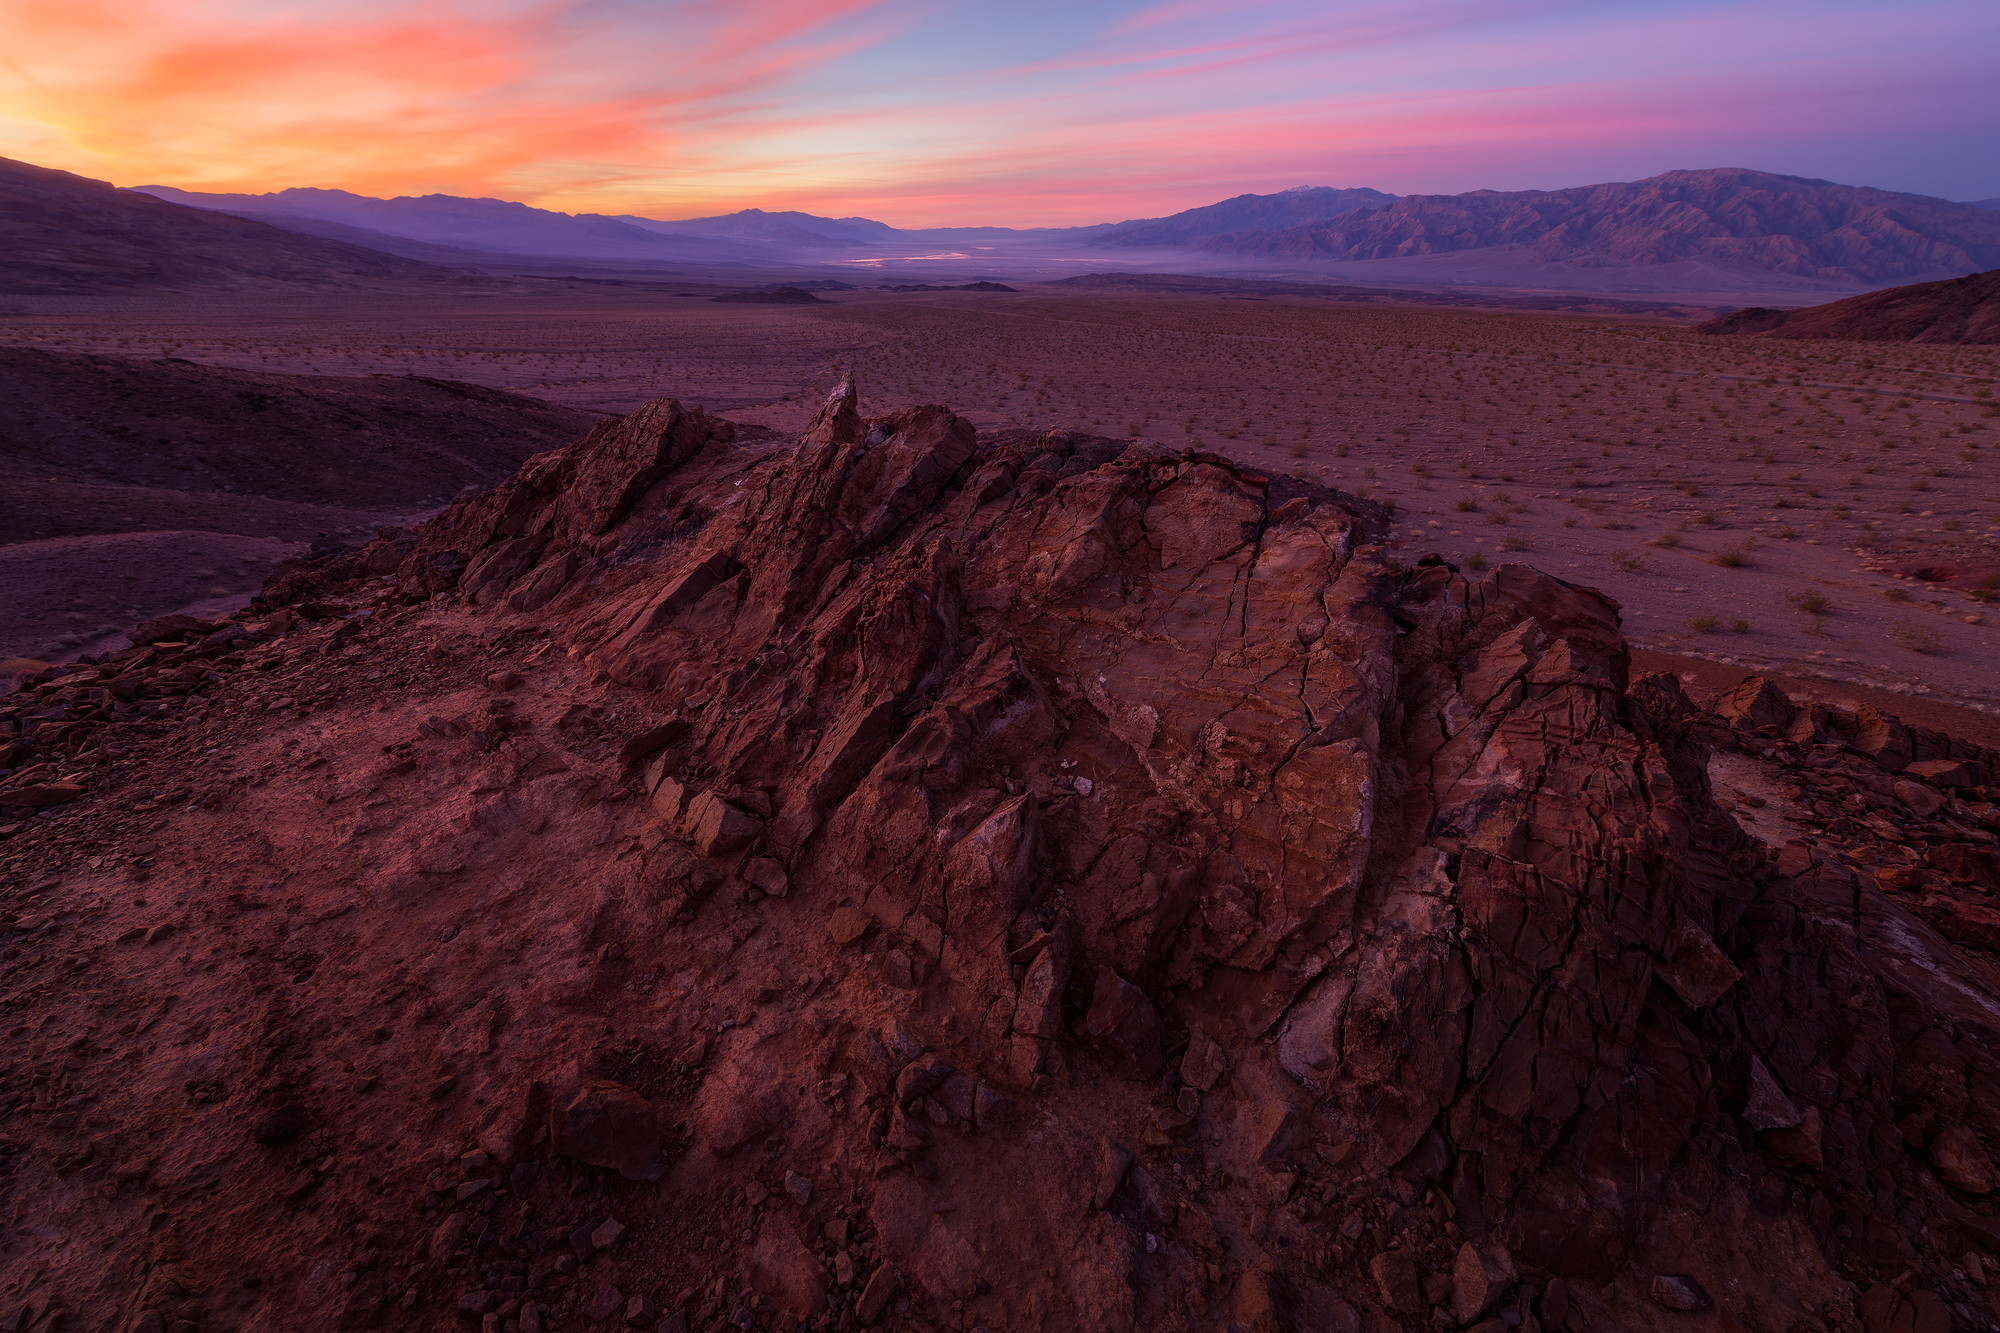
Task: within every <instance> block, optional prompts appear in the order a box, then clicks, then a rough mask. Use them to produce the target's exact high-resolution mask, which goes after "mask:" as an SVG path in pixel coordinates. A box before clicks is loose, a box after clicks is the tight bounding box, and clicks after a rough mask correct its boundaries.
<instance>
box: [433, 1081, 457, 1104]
mask: <svg viewBox="0 0 2000 1333" xmlns="http://www.w3.org/2000/svg"><path fill="white" fill-rule="evenodd" d="M457 1086H458V1076H457V1075H456V1074H447V1075H445V1076H444V1077H443V1078H441V1079H439V1080H438V1081H437V1082H435V1083H433V1084H431V1093H430V1096H431V1100H432V1101H434V1102H441V1101H443V1100H444V1099H445V1098H447V1097H449V1096H451V1093H452V1089H454V1088H456V1087H457Z"/></svg>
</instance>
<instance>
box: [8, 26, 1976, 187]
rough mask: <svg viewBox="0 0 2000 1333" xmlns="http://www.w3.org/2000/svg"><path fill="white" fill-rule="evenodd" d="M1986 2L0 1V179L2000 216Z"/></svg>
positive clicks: (237, 185)
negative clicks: (1748, 196) (1648, 201)
mask: <svg viewBox="0 0 2000 1333" xmlns="http://www.w3.org/2000/svg"><path fill="white" fill-rule="evenodd" d="M1996 70H2000V4H1995V3H1994V2H1993V0H1935V2H1932V3H1924V2H1922V0H1905V2H1904V3H1900V4H1884V3H1861V2H1859V0H1811V2H1810V3H1803V2H1799V3H1762V2H1752V3H1714V2H1711V3H1700V2H1698V0H1633V2H1630V3H1601V2H1599V3H1584V2H1582V0H1479V2H1474V0H1396V2H1392V0H1363V2H1360V3H1350V2H1343V0H1320V3H1299V2H1298V0H1271V2H1269V3H1264V2H1260V0H1167V2H1166V3H1142V2H1124V0H1004V3H993V2H992V0H985V2H984V3H945V2H944V0H728V2H727V3H723V2H720V0H717V2H714V3H673V2H671V0H480V2H478V3H474V2H473V0H0V156H5V157H14V158H20V159H23V160H26V161H30V162H35V163H39V164H41V165H44V166H53V167H61V168H63V169H65V170H69V171H75V172H79V173H81V174H84V175H89V176H93V177H97V178H99V179H105V180H111V181H113V182H115V183H117V184H119V185H154V184H158V185H173V186H178V187H180V188H182V189H189V190H208V191H229V192H238V191H242V192H252V193H256V192H262V191H266V190H277V189H283V188H286V187H288V186H296V185H311V186H322V187H328V188H339V189H348V190H353V191H356V192H358V193H362V194H371V195H396V194H425V193H432V192H441V193H448V194H462V195H475V196H489V197H495V198H503V199H518V200H522V201H524V202H527V203H531V204H535V205H537V206H539V207H543V208H555V209H561V210H563V211H567V212H603V213H636V214H640V215H643V216H648V217H660V218H677V217H694V216H702V215H706V214H712V213H718V212H726V211H730V210H733V209H737V208H745V207H762V208H772V209H783V208H798V209H803V210H806V211H809V212H813V213H821V214H834V215H847V214H859V215H863V216H868V217H874V218H879V219H882V220H884V221H887V222H890V223H893V224H896V225H899V226H940V225H970V224H980V223H988V224H998V225H1006V226H1024V227H1025V226H1065V225H1071V224H1076V223H1090V222H1105V221H1118V220H1122V219H1125V218H1134V217H1152V216H1159V215H1162V214H1166V213H1171V212H1175V211H1177V210H1179V209H1182V208H1187V207H1192V206H1195V205H1199V204H1205V203H1211V202H1214V201H1215V200H1217V199H1221V198H1226V197H1229V196H1232V195H1237V194H1242V193H1248V192H1254V193H1268V192H1270V191H1273V190H1280V189H1285V188H1287V187H1290V186H1294V185H1308V184H1309V185H1334V186H1372V187H1374V188H1376V189H1380V190H1388V191H1392V192H1395V193H1399V194H1400V193H1456V192H1458V191H1462V190H1471V189H1548V188H1559V187H1562V186H1569V185H1582V184H1591V183H1595V182H1600V181H1613V180H1634V179H1638V178H1640V177H1644V176H1649V175H1653V174H1656V173H1658V172H1660V171H1665V170H1670V169H1674V168H1683V167H1687V168H1693V167H1710V166H1737V167H1751V168H1756V169H1759V170H1765V171H1776V172H1782V173H1786V174H1791V175H1801V176H1814V177H1822V178H1826V179H1830V180H1836V181H1841V182H1844V183H1848V184H1857V185H1875V186H1880V187H1883V188H1887V189H1896V190H1909V191H1915V192H1918V193H1923V194H1934V195H1940V196H1943V197H1946V198H1952V199H1979V198H1989V197H1993V196H2000V75H1996V73H1995V71H1996Z"/></svg>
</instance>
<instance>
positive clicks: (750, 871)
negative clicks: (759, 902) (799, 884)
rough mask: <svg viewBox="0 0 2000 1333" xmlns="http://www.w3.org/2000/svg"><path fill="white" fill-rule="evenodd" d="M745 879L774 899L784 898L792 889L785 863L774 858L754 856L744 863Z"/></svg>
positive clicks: (743, 872)
mask: <svg viewBox="0 0 2000 1333" xmlns="http://www.w3.org/2000/svg"><path fill="white" fill-rule="evenodd" d="M742 874H743V878H744V879H745V880H746V881H747V882H749V883H751V884H754V885H756V886H757V887H758V888H760V889H762V890H763V891H764V892H765V893H766V894H768V895H770V896H771V897H773V898H782V897H784V896H785V894H786V893H787V892H788V891H789V890H790V888H791V879H790V877H789V876H787V875H786V874H785V863H784V862H782V861H780V860H778V859H777V858H776V857H774V856H753V857H751V858H750V859H749V860H748V861H745V862H744V863H743V871H742Z"/></svg>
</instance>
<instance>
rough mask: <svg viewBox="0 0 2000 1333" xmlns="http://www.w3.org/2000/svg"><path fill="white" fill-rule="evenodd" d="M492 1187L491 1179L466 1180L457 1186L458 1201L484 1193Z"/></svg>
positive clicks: (462, 1201)
mask: <svg viewBox="0 0 2000 1333" xmlns="http://www.w3.org/2000/svg"><path fill="white" fill-rule="evenodd" d="M492 1188H493V1182H492V1181H491V1180H468V1181H466V1182H465V1183H464V1184H463V1185H460V1186H459V1187H458V1201H459V1202H460V1203H464V1202H465V1201H466V1200H467V1199H470V1198H472V1197H474V1196H475V1195H479V1194H484V1193H485V1192H486V1191H487V1190H490V1189H492Z"/></svg>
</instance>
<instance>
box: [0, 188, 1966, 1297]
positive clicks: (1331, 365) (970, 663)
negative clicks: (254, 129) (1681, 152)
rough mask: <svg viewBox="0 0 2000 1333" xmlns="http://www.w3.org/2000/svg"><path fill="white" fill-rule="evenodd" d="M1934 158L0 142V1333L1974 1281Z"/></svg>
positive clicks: (1955, 281)
mask: <svg viewBox="0 0 2000 1333" xmlns="http://www.w3.org/2000/svg"><path fill="white" fill-rule="evenodd" d="M1787 182H1790V183H1787ZM1697 196H1699V199H1700V200H1706V201H1708V203H1706V204H1703V205H1702V207H1703V208H1706V210H1707V211H1705V212H1702V213H1701V216H1702V217H1703V218H1705V219H1707V220H1708V223H1709V224H1712V225H1709V229H1708V230H1706V231H1703V230H1701V229H1700V228H1698V227H1695V226H1694V225H1692V224H1690V223H1688V221H1687V216H1688V213H1687V210H1690V209H1696V208H1697V205H1696V203H1691V202H1690V200H1691V199H1695V198H1696V197H1697ZM1878 196H1879V197H1878ZM1716 200H1720V201H1721V202H1715V201H1716ZM1913 200H1914V201H1916V202H1911V201H1913ZM1993 202H1994V201H1990V200H1989V201H1985V204H1982V205H1971V204H1955V203H1949V202H1947V201H1944V200H1924V199H1921V198H1920V197H1918V196H1911V195H1892V194H1889V193H1888V192H1884V191H1865V190H1859V189H1852V188H1850V187H1844V186H1833V185H1830V184H1829V183H1828V182H1824V181H1816V180H1800V179H1797V178H1791V177H1779V176H1769V175H1764V174H1762V173H1750V172H1731V171H1713V172H1674V173H1668V174H1667V175H1665V176H1661V177H1657V178H1652V179H1649V180H1646V181H1640V182H1635V183H1632V184H1630V185H1618V186H1595V187H1579V188H1577V189H1573V190H1562V191H1522V192H1516V193H1513V194H1508V195H1497V194H1495V193H1494V192H1491V191H1479V192H1473V193H1470V194H1466V195H1460V196H1420V195H1401V196H1399V195H1393V194H1388V193H1385V192H1381V191H1375V190H1359V189H1339V190H1335V189H1325V190H1320V191H1305V192H1298V191H1292V192H1287V193H1286V194H1272V195H1246V196H1242V197H1240V198H1235V199H1230V200H1226V201H1224V202H1223V203H1219V204H1215V205H1212V206H1207V207H1204V208H1197V209H1191V210H1189V211H1188V212H1187V213H1184V214H1176V215H1173V216H1171V217H1162V218H1154V219H1142V220H1140V221H1137V222H1125V223H1121V224H1117V225H1115V226H1114V225H1112V224H1105V225H1104V226H1102V227H1077V228H1070V229H1060V231H1059V234H1058V229H1045V230H1044V231H1040V232H1034V233H1027V232H1023V233H1009V234H1006V235H1001V234H1000V233H1001V232H1003V231H1004V230H1005V229H1001V228H959V229H943V228H937V229H929V230H921V229H913V230H908V231H901V230H898V229H892V228H888V227H886V226H885V225H884V224H880V223H871V222H869V220H868V219H865V218H853V217H848V218H838V219H836V218H821V217H815V216H812V215H809V214H804V213H788V214H777V213H763V212H760V211H758V210H748V211H746V212H744V213H741V214H732V215H730V216H729V217H727V218H702V219H695V220H693V221H689V222H659V221H657V220H654V219H647V218H640V217H635V216H619V217H610V216H599V215H590V216H584V215H576V216H572V215H570V214H566V213H555V212H549V211H546V210H539V209H529V208H526V207H525V206H523V205H518V204H503V203H501V202H500V201H496V200H467V199H456V198H452V197H449V196H442V195H432V196H427V197H425V198H422V199H417V198H408V197H399V198H395V199H377V198H372V197H367V196H361V195H356V194H349V193H346V192H341V191H327V190H306V191H287V192H285V193H283V194H278V193H272V194H262V195H244V194H223V193H220V192H217V193H213V194H203V193H201V192H195V191H182V190H172V189H168V188H166V187H149V189H148V191H146V192H137V191H130V190H112V189H111V188H110V187H109V186H108V185H103V184H101V183H97V182H92V181H88V180H83V179H81V178H78V177H73V176H64V175H63V174H62V173H56V172H46V171H43V170H41V169H40V168H36V167H31V166H28V165H27V164H24V163H11V162H0V240H4V241H5V242H6V243H7V247H8V248H7V250H6V251H5V252H4V253H0V588H4V589H5V591H6V595H5V596H4V597H0V659H5V662H6V680H5V683H4V684H0V690H4V691H5V692H4V693H0V1021H4V1023H5V1027H6V1031H7V1043H6V1048H5V1053H4V1054H0V1182H4V1188H0V1218H4V1220H5V1223H6V1226H5V1228H4V1231H3V1232H0V1328H4V1329H7V1330H10V1333H15V1331H18V1333H27V1331H29V1330H33V1331H34V1333H50V1331H52V1330H55V1329H67V1330H79V1329H89V1330H98V1329H104V1330H121V1331H122V1330H147V1331H148V1333H169V1331H171V1333H207V1331H209V1330H216V1331H217V1333H220V1331H222V1330H273V1331H275V1330H289V1329H349V1328H385V1329H401V1328H408V1329H419V1328H422V1329H439V1328H466V1329H480V1330H482V1333H541V1331H542V1330H555V1329H562V1330H569V1329H579V1330H582V1329H602V1328H614V1327H615V1328H656V1329H663V1330H672V1333H688V1331H689V1330H700V1331H702V1333H712V1331H719V1330H724V1329H737V1330H751V1329H755V1330H783V1331H784V1333H792V1331H793V1330H798V1329H813V1330H829V1329H839V1330H849V1329H859V1328H882V1329H891V1330H898V1331H899V1333H900V1331H902V1330H910V1331H913V1333H936V1331H938V1330H945V1329H950V1330H956V1331H960V1333H963V1331H969V1330H984V1331H986V1333H999V1331H1000V1330H1041V1329H1084V1328H1090V1329H1097V1328H1102V1329H1146V1330H1170V1331H1172V1333H1194V1331H1195V1330H1240V1331H1242V1333H1321V1331H1323V1330H1324V1331H1327V1333H1361V1331H1362V1330H1367V1331H1368V1333H1413V1331H1414V1330H1419V1329H1432V1328H1451V1329H1470V1330H1473V1333H1516V1331H1519V1330H1531V1331H1539V1330H1564V1331H1565V1333H1584V1331H1585V1330H1592V1331H1595V1333H1604V1331H1608V1330H1651V1329H1659V1330H1673V1329H1702V1330H1729V1331H1730V1333H1744V1331H1752V1330H1754V1331H1756V1333H1765V1331H1769V1333H1799V1331H1802V1330H1809V1329H1810V1330H1818V1329H1839V1330H1843V1333H1846V1331H1849V1330H1853V1331H1856V1333H1900V1331H1903V1330H1913V1331H1920V1333H1947V1331H1948V1330H1953V1329H1958V1330H1976V1329H1987V1328H1994V1327H2000V1165H1996V1159H2000V850H1996V848H2000V671H1996V669H1995V667H1994V662H1995V659H1996V656H2000V489H1997V488H1996V486H1995V484H1994V481H1993V475H1994V474H1993V467H1994V462H1995V458H1996V453H1995V451H1996V449H2000V398H1996V396H1995V386H1996V380H2000V285H1996V284H1995V282H1994V277H1995V274H1994V273H1993V272H1991V271H1982V272H1978V273H1975V274H1973V275H1972V276H1970V277H1967V276H1966V272H1967V271H1968V270H1969V269H1972V268H1978V269H1980V270H1996V269H2000V209H1995V208H1992V207H1988V206H1987V205H1990V204H1992V203H1993ZM1711 205H1712V206H1711ZM1843 210H1844V211H1843ZM1697 211H1699V210H1697ZM1746 218H1754V221H1747V222H1746V221H1745V219H1746ZM1808 218H1810V219H1816V221H1812V222H1810V224H1809V223H1808V222H1807V221H1805V220H1804V219H1808ZM1531 221H1532V225H1531ZM725 224H726V225H725ZM816 229H817V230H816ZM875 229H879V230H875ZM1468 237H1470V238H1472V239H1467V238H1468ZM1690 238H1692V239H1690ZM676 246H677V247H679V248H678V249H672V250H663V249H662V248H661V247H676Z"/></svg>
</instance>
